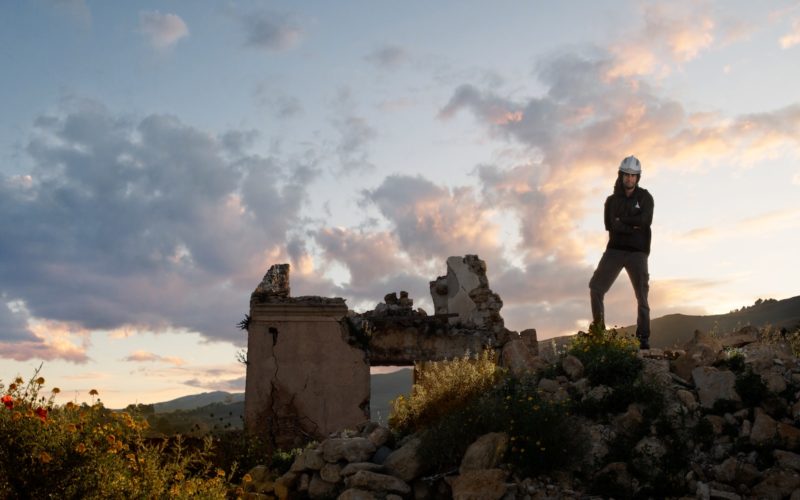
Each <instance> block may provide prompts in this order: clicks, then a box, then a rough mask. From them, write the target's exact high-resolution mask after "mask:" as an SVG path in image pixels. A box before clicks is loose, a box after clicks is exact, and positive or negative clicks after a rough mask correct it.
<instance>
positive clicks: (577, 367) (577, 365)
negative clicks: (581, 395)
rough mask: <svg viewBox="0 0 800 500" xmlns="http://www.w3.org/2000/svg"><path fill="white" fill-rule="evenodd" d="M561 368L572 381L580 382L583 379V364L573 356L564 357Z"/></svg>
mask: <svg viewBox="0 0 800 500" xmlns="http://www.w3.org/2000/svg"><path fill="white" fill-rule="evenodd" d="M561 368H563V369H564V372H565V373H566V374H567V376H568V377H569V378H570V379H571V380H578V379H579V378H581V377H583V363H581V360H579V359H578V358H576V357H575V356H573V355H571V354H570V355H568V356H565V357H564V360H563V361H562V362H561Z"/></svg>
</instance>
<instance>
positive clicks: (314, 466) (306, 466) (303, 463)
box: [289, 448, 325, 472]
mask: <svg viewBox="0 0 800 500" xmlns="http://www.w3.org/2000/svg"><path fill="white" fill-rule="evenodd" d="M324 465H325V460H324V459H323V458H322V450H320V449H318V448H309V449H306V450H304V451H303V453H301V454H300V455H298V456H297V458H295V459H294V462H293V463H292V467H291V468H290V469H289V470H291V471H292V472H302V471H304V470H320V469H321V468H322V467H323V466H324Z"/></svg>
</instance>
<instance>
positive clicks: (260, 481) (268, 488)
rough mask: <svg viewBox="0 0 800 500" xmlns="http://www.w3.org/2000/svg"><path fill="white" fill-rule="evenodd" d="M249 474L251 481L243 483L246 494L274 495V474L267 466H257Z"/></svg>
mask: <svg viewBox="0 0 800 500" xmlns="http://www.w3.org/2000/svg"><path fill="white" fill-rule="evenodd" d="M247 474H248V475H249V476H250V481H248V482H246V483H243V487H244V491H245V492H248V493H272V491H273V490H274V489H275V482H274V481H273V480H272V479H273V476H272V473H271V472H270V470H269V468H268V467H267V466H265V465H257V466H255V467H253V468H252V469H250V470H249V471H248V472H247Z"/></svg>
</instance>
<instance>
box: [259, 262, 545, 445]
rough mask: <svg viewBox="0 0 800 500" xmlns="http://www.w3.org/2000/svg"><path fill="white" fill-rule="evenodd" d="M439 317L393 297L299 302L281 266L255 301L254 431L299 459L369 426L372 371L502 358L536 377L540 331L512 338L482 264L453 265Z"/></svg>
mask: <svg viewBox="0 0 800 500" xmlns="http://www.w3.org/2000/svg"><path fill="white" fill-rule="evenodd" d="M430 290H431V297H432V298H433V304H434V308H435V311H434V312H435V314H433V315H428V314H426V313H425V311H423V310H421V309H417V310H415V309H414V308H413V300H412V299H411V298H409V297H408V294H407V293H406V292H402V291H401V292H400V296H399V297H398V296H397V294H396V293H389V294H387V295H386V296H385V297H384V302H382V303H380V304H378V306H377V307H376V308H375V309H374V310H371V311H367V312H365V313H363V314H356V313H354V312H353V311H348V309H347V306H346V305H345V301H344V299H342V298H339V297H336V298H328V297H316V296H306V297H291V295H290V283H289V265H288V264H279V265H274V266H272V267H271V268H270V269H269V271H268V272H267V274H266V275H265V276H264V279H263V281H262V282H261V283H260V284H259V285H258V287H257V288H256V289H255V291H254V292H253V294H252V295H251V297H250V320H249V323H248V344H247V348H248V355H247V359H248V363H247V382H246V389H245V425H246V428H247V429H248V431H249V432H252V433H255V434H258V435H261V436H263V437H265V438H266V439H267V440H268V442H269V443H270V444H271V445H273V446H274V447H276V448H280V449H289V448H293V447H297V446H299V445H302V444H304V443H306V442H308V441H310V440H314V439H321V438H324V437H325V436H327V435H328V434H330V433H332V432H335V431H337V430H341V429H344V428H353V427H355V426H356V425H358V424H360V423H362V422H364V421H366V420H368V419H369V395H370V379H369V375H370V367H371V366H403V365H414V364H415V363H419V362H425V361H440V360H444V359H452V358H455V357H461V356H464V355H465V354H476V353H479V352H481V351H482V350H484V349H493V350H495V351H496V352H497V353H498V359H499V360H500V361H501V362H502V363H503V364H504V365H505V366H507V367H508V368H509V369H511V370H512V371H515V372H521V371H525V370H527V369H530V367H531V363H532V360H533V359H534V356H535V355H536V354H537V347H536V346H537V342H536V331H535V330H533V329H529V330H524V331H523V332H521V333H517V332H513V331H510V330H508V329H506V328H505V326H504V324H503V318H502V317H501V316H500V309H501V308H502V307H503V302H502V300H501V299H500V297H499V296H498V295H497V294H496V293H494V292H492V290H491V289H490V288H489V283H488V280H487V279H486V264H485V262H484V261H482V260H481V259H479V258H478V256H477V255H467V256H465V257H450V258H449V259H447V274H446V275H445V276H440V277H438V278H437V279H436V280H434V281H431V282H430Z"/></svg>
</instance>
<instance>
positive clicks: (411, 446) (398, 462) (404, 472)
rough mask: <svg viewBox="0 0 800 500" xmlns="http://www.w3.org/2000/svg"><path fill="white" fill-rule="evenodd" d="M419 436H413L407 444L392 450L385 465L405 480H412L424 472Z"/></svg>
mask: <svg viewBox="0 0 800 500" xmlns="http://www.w3.org/2000/svg"><path fill="white" fill-rule="evenodd" d="M421 443H422V441H420V439H419V438H412V439H410V440H409V441H408V442H407V443H406V444H404V445H403V446H401V447H400V448H398V449H396V450H395V451H394V452H392V454H391V455H389V456H388V457H386V461H384V462H383V466H384V467H385V468H386V470H387V471H389V472H390V473H391V474H392V475H394V476H397V477H399V478H400V479H402V480H403V481H405V482H407V483H408V482H411V481H412V480H414V478H416V477H418V476H420V475H421V474H422V470H423V469H422V462H421V461H420V459H419V456H418V450H419V447H420V444H421Z"/></svg>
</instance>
